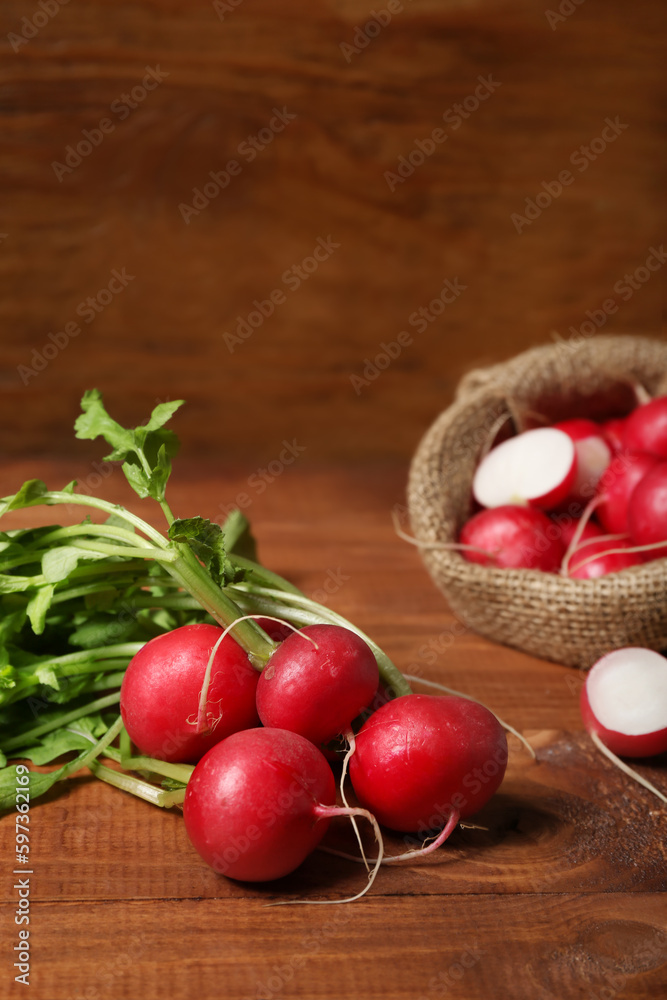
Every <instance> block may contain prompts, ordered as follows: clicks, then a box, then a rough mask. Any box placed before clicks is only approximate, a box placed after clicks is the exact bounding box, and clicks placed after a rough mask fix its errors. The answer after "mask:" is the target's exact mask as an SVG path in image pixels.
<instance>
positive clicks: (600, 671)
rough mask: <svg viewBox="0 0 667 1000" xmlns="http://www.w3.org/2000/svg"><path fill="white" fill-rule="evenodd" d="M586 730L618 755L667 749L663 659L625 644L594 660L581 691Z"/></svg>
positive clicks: (666, 666) (666, 682) (643, 754)
mask: <svg viewBox="0 0 667 1000" xmlns="http://www.w3.org/2000/svg"><path fill="white" fill-rule="evenodd" d="M581 714H582V717H583V720H584V725H585V726H586V729H587V730H588V731H589V733H591V734H595V735H596V736H597V737H598V738H599V740H600V742H601V743H603V744H604V746H606V747H608V748H609V750H611V751H612V753H614V754H620V755H621V756H622V757H652V756H654V755H655V754H659V753H664V752H665V751H666V750H667V659H665V657H664V656H661V655H660V653H656V652H654V650H652V649H642V648H640V647H628V648H626V649H616V650H614V651H613V652H612V653H607V655H606V656H603V657H602V659H601V660H598V661H597V663H595V664H594V665H593V666H592V667H591V669H590V671H589V673H588V676H587V677H586V683H585V685H584V687H583V688H582V692H581Z"/></svg>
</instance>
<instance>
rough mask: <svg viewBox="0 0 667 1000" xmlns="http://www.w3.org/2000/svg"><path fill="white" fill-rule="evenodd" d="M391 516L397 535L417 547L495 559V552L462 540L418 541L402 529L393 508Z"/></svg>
mask: <svg viewBox="0 0 667 1000" xmlns="http://www.w3.org/2000/svg"><path fill="white" fill-rule="evenodd" d="M391 517H392V520H393V522H394V531H395V532H396V534H397V535H398V537H399V538H402V539H403V541H404V542H409V543H410V545H416V546H417V548H419V549H449V550H450V551H452V552H460V551H465V552H479V554H480V555H482V556H488V558H489V559H495V558H496V556H497V554H498V553H497V552H488V551H487V550H486V549H480V548H478V547H477V546H476V545H466V544H465V543H464V542H420V541H419V539H418V538H413V537H412V535H408V534H407V532H405V531H403V529H402V528H401V522H400V521H399V518H398V514H397V513H396V511H395V510H392V512H391Z"/></svg>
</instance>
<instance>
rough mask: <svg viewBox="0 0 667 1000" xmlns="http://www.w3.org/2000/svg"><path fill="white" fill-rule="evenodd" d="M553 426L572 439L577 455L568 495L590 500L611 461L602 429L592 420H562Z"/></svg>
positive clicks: (577, 498)
mask: <svg viewBox="0 0 667 1000" xmlns="http://www.w3.org/2000/svg"><path fill="white" fill-rule="evenodd" d="M554 426H555V428H556V429H557V430H559V431H563V433H565V434H567V436H568V437H569V438H571V439H572V441H573V442H574V448H575V451H576V453H577V472H576V476H575V480H574V484H573V486H572V490H571V492H570V495H571V497H572V498H573V499H576V500H590V498H591V497H592V496H593V494H594V493H595V487H596V486H597V484H598V482H599V480H600V476H601V475H602V473H603V472H604V470H605V469H606V468H607V466H608V465H609V463H610V461H611V454H612V453H611V448H610V447H609V445H608V444H607V442H606V441H605V439H604V435H603V433H602V428H601V427H600V426H599V425H598V424H596V423H593V421H592V420H563V421H562V423H559V424H555V425H554Z"/></svg>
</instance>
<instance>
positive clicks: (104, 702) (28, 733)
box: [1, 691, 120, 754]
mask: <svg viewBox="0 0 667 1000" xmlns="http://www.w3.org/2000/svg"><path fill="white" fill-rule="evenodd" d="M119 701H120V691H115V692H114V694H108V695H106V697H104V698H97V699H96V700H95V701H90V702H88V704H86V705H81V706H80V707H79V708H75V709H73V710H72V711H71V712H66V713H65V714H64V715H58V716H57V718H55V719H49V721H48V722H43V723H42V724H41V725H40V726H33V727H32V729H26V730H25V731H24V732H22V733H20V734H19V735H18V736H14V737H13V738H12V739H11V740H7V741H6V742H5V743H3V744H2V745H1V749H2V751H3V753H5V754H6V753H7V752H8V751H9V750H15V749H16V748H17V747H25V746H30V744H31V743H32V742H33V740H35V739H38V737H40V736H44V734H45V733H50V732H52V731H53V730H54V729H60V727H61V726H67V725H69V723H70V722H74V721H75V720H76V719H81V718H83V716H84V715H90V714H91V712H98V711H100V710H101V709H103V708H110V706H111V705H117V704H118V702H119Z"/></svg>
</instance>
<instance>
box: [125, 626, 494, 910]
mask: <svg viewBox="0 0 667 1000" xmlns="http://www.w3.org/2000/svg"><path fill="white" fill-rule="evenodd" d="M255 617H256V616H255ZM258 624H259V625H260V626H263V627H264V628H265V629H266V630H267V634H271V635H272V636H273V637H275V638H277V639H279V640H280V641H279V644H278V646H277V648H276V650H275V652H274V653H273V654H272V656H271V657H270V658H269V660H268V662H267V663H266V665H265V666H264V667H263V669H262V670H261V672H259V671H258V670H256V669H255V668H254V667H253V665H252V663H251V661H250V658H249V656H248V654H247V653H245V652H244V651H243V650H242V649H241V647H240V646H239V645H238V644H237V643H236V642H235V640H234V639H233V638H232V636H231V635H229V634H228V630H224V631H223V630H222V629H220V628H218V627H217V626H213V625H207V624H201V625H188V626H184V627H182V628H178V629H175V630H174V631H172V632H170V633H168V634H166V635H162V636H158V637H156V638H155V639H153V640H151V641H150V642H148V643H147V644H146V645H145V646H144V647H143V649H141V650H140V652H139V653H137V654H136V656H135V657H134V658H133V660H132V661H131V662H130V664H129V666H128V668H127V670H126V673H125V677H124V680H123V683H122V687H121V703H120V707H121V715H122V718H123V722H124V724H125V727H126V730H127V733H128V735H129V738H130V739H131V741H132V742H133V743H134V744H135V746H136V747H137V748H138V749H139V751H141V753H143V754H146V755H148V756H149V757H151V758H154V759H157V760H165V761H169V762H171V763H172V764H183V763H188V764H196V766H195V767H194V770H193V771H192V774H191V776H190V777H189V780H188V783H187V788H186V790H185V797H184V805H183V816H184V820H185V826H186V830H187V833H188V836H189V838H190V840H191V842H192V844H193V846H194V847H195V849H196V850H197V851H198V852H199V854H200V855H201V856H202V858H203V859H204V860H205V861H206V862H208V864H210V865H211V866H212V867H213V868H214V869H215V870H216V871H218V872H220V873H222V874H225V875H227V876H229V877H231V878H235V879H241V880H245V881H263V880H267V879H275V878H279V877H281V876H283V875H286V874H288V873H290V872H291V871H293V870H294V869H295V868H296V867H297V866H298V865H300V864H301V862H302V861H303V860H304V859H305V858H306V857H307V856H308V855H309V854H310V853H311V852H312V851H313V850H314V849H315V848H316V847H317V846H318V844H319V843H320V841H321V840H322V838H323V837H324V835H325V833H326V831H327V828H328V826H329V823H330V821H331V819H332V818H333V817H335V816H348V817H350V818H351V819H353V820H354V818H355V817H359V818H364V819H366V820H368V821H369V822H371V823H372V824H373V827H374V830H375V835H376V839H377V842H378V857H377V858H375V867H374V870H373V874H375V872H377V869H378V866H379V864H380V863H381V862H382V860H383V847H382V837H381V834H380V831H379V828H378V825H377V820H379V821H380V822H381V823H383V824H384V825H385V826H387V827H389V828H391V829H392V830H397V831H400V832H403V833H413V834H422V835H423V834H425V833H428V832H429V831H433V830H434V829H437V830H438V831H439V832H438V834H437V836H436V837H435V838H434V839H433V840H432V842H431V843H430V844H429V845H428V846H427V847H424V848H423V849H422V850H421V851H419V852H417V853H420V854H421V853H427V852H428V851H430V850H433V849H434V848H436V847H438V846H439V845H440V844H441V843H443V842H444V840H446V838H447V837H448V836H449V834H450V833H451V831H452V830H453V829H454V828H455V826H456V824H457V823H458V821H459V819H460V818H461V817H468V816H470V815H472V814H473V813H475V812H477V810H478V809H480V808H481V807H482V806H483V805H484V804H485V803H486V801H487V800H488V799H489V798H490V797H491V795H493V793H494V792H495V791H496V789H497V788H498V787H499V785H500V783H501V781H502V779H503V775H504V772H505V767H506V763H507V740H506V737H505V732H504V730H503V727H502V725H501V724H500V722H499V720H498V719H497V718H496V717H495V716H494V715H493V714H492V713H491V712H490V711H489V710H488V709H487V708H485V707H484V706H482V705H480V704H479V703H477V702H475V701H472V700H469V699H466V698H464V697H456V696H447V697H442V696H433V695H421V694H412V693H409V694H402V695H400V696H399V697H397V698H395V699H393V700H391V701H386V702H385V703H384V704H382V705H381V707H380V708H378V709H377V710H376V711H371V714H370V715H367V718H366V721H365V722H364V723H363V724H362V725H361V726H360V728H359V722H358V717H359V716H360V715H361V714H362V712H364V710H365V709H368V708H369V706H372V704H374V703H377V700H376V694H377V692H378V688H379V682H380V676H379V671H378V663H377V660H376V657H375V655H374V653H373V651H372V649H371V648H370V647H369V645H368V644H367V643H366V642H364V640H363V639H361V638H360V636H359V635H357V634H356V633H355V632H353V631H351V630H350V629H347V628H344V627H341V626H338V625H332V624H320V625H309V626H306V627H304V628H303V629H300V630H298V631H297V630H296V629H294V628H293V627H291V626H289V625H276V624H275V623H274V622H271V621H270V620H268V619H266V618H260V619H259V620H258ZM406 690H409V688H407V685H406ZM379 700H380V701H382V700H384V699H379ZM355 720H357V721H356V722H355ZM353 727H354V728H357V732H356V733H355V732H354V728H353ZM336 737H344V738H345V739H346V740H347V742H348V746H349V749H348V753H347V755H346V763H347V759H348V758H349V761H350V778H351V782H352V786H353V788H354V791H355V794H356V797H357V799H358V801H359V803H360V806H359V807H354V808H351V807H350V806H349V805H348V804H347V800H346V799H345V793H344V790H343V785H342V782H341V790H342V798H343V805H342V806H337V805H336V782H335V779H334V774H333V771H332V768H331V764H330V763H329V760H328V759H327V756H325V753H324V752H323V751H324V749H325V748H326V745H327V744H329V743H330V742H331V741H332V740H333V739H334V738H336ZM343 777H344V772H343ZM357 836H358V833H357ZM412 856H414V852H408V853H407V854H404V855H399V856H398V858H394V859H393V860H398V859H399V858H401V857H412ZM386 860H392V859H386ZM369 885H370V882H369ZM367 888H368V886H366V888H365V889H364V890H363V891H367ZM360 895H361V893H360ZM354 898H357V897H354Z"/></svg>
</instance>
